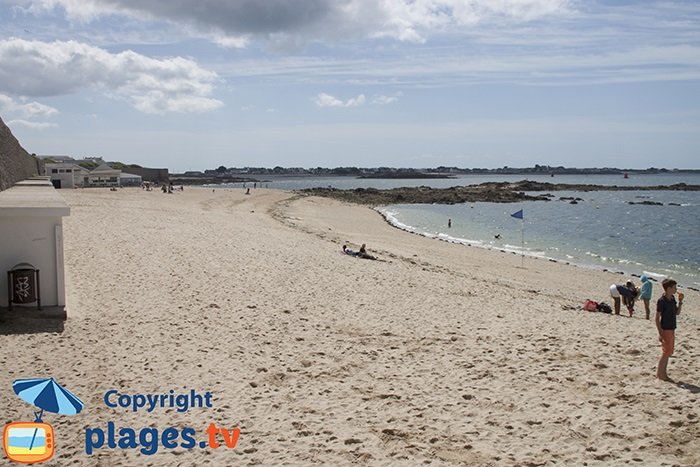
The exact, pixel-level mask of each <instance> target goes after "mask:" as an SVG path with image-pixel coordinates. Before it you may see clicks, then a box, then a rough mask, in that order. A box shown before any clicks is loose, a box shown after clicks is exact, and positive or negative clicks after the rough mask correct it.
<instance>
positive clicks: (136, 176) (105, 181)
mask: <svg viewBox="0 0 700 467" xmlns="http://www.w3.org/2000/svg"><path fill="white" fill-rule="evenodd" d="M37 157H38V158H39V159H41V161H42V162H43V165H44V169H45V174H46V175H48V176H51V177H52V180H53V179H54V178H55V179H56V180H55V181H54V185H55V186H56V187H57V188H58V187H62V188H72V187H77V186H128V185H131V186H133V185H139V184H141V183H143V182H149V183H157V184H161V183H170V184H176V185H202V184H216V183H235V182H246V181H264V180H265V177H269V176H278V177H279V176H296V177H303V176H308V177H356V178H393V179H416V178H426V179H427V178H451V177H457V176H460V175H468V174H480V175H489V174H493V175H504V174H507V175H510V174H515V175H551V176H554V175H572V174H574V175H606V174H611V175H615V174H627V175H632V174H665V173H700V169H665V168H656V167H650V168H647V169H625V168H616V167H603V168H594V167H590V168H576V167H563V166H558V167H554V166H550V165H539V164H536V165H535V166H534V167H508V166H504V167H501V168H497V169H487V168H459V167H446V166H439V167H434V168H396V167H335V168H327V167H315V168H303V167H280V166H277V167H273V168H268V167H226V166H223V165H221V166H219V167H217V168H214V169H206V170H204V171H187V172H184V173H171V172H169V171H168V169H166V168H149V167H142V166H140V165H137V164H125V163H123V162H107V161H104V160H103V159H102V158H99V157H89V158H84V159H74V158H72V157H69V156H48V155H42V156H37Z"/></svg>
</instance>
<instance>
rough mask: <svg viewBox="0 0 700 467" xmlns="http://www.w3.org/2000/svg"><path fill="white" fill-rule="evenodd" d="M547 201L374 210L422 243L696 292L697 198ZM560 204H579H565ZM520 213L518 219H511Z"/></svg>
mask: <svg viewBox="0 0 700 467" xmlns="http://www.w3.org/2000/svg"><path fill="white" fill-rule="evenodd" d="M551 194H552V195H554V198H552V199H553V201H547V202H545V201H528V202H520V203H509V204H501V203H466V204H459V205H438V204H432V205H425V204H399V205H391V206H384V207H380V208H378V209H377V210H378V211H379V212H381V213H382V214H383V215H384V216H385V217H386V218H387V220H388V221H389V222H391V223H392V224H394V225H396V226H397V227H400V228H403V229H406V230H409V231H413V232H416V233H419V234H422V235H426V236H429V237H437V238H441V239H444V240H448V241H453V242H458V243H463V244H469V245H474V246H480V247H483V248H492V249H499V250H505V251H511V252H515V253H517V254H521V253H524V254H525V255H528V256H538V257H542V258H550V259H555V260H559V261H563V262H569V263H572V264H577V265H580V266H586V267H593V268H597V269H607V270H611V271H616V272H623V273H625V274H637V275H641V274H647V275H649V276H652V277H654V278H656V279H662V278H664V277H669V276H670V277H673V278H675V279H676V280H678V281H679V283H680V284H681V285H684V286H687V287H694V288H700V247H699V245H698V243H699V240H700V192H681V191H595V192H587V193H582V192H552V193H551ZM560 197H574V198H581V199H582V201H579V202H578V204H570V203H569V201H560V200H559V198H560ZM630 201H631V202H641V201H653V202H660V203H663V204H664V205H663V206H649V205H638V204H637V205H631V204H628V203H629V202H630ZM669 203H674V204H677V206H676V205H669ZM520 209H522V210H523V212H524V219H523V220H520V219H516V218H514V217H512V216H511V214H513V213H515V212H516V211H518V210H520ZM448 219H452V227H451V228H448V226H447V221H448ZM496 236H499V237H500V238H496ZM523 239H524V243H523Z"/></svg>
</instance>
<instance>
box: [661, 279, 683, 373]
mask: <svg viewBox="0 0 700 467" xmlns="http://www.w3.org/2000/svg"><path fill="white" fill-rule="evenodd" d="M661 286H662V287H663V288H664V294H663V295H662V296H661V298H659V300H658V301H657V302H656V329H657V330H658V331H659V342H661V358H660V359H659V366H658V368H657V369H656V377H657V378H659V379H660V380H662V381H670V380H669V377H668V374H667V373H666V367H667V366H668V358H669V357H670V356H671V355H673V347H674V344H675V340H676V315H679V314H680V313H681V307H682V306H683V293H682V292H679V293H678V305H676V298H675V297H674V296H673V295H674V294H675V293H676V281H674V280H673V279H670V278H669V279H664V280H663V281H662V282H661Z"/></svg>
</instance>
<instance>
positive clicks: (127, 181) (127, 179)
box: [119, 172, 143, 186]
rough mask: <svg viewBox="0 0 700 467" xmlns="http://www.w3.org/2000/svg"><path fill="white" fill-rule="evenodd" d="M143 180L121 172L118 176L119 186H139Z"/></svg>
mask: <svg viewBox="0 0 700 467" xmlns="http://www.w3.org/2000/svg"><path fill="white" fill-rule="evenodd" d="M142 182H143V179H142V178H141V175H134V174H128V173H126V172H122V173H121V174H120V175H119V186H141V183H142Z"/></svg>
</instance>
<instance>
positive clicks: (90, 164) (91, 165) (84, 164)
mask: <svg viewBox="0 0 700 467" xmlns="http://www.w3.org/2000/svg"><path fill="white" fill-rule="evenodd" d="M78 165H79V166H80V167H82V168H84V169H87V170H93V169H95V168H97V166H98V165H99V164H98V163H97V162H93V161H83V162H80V163H79V164H78Z"/></svg>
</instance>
